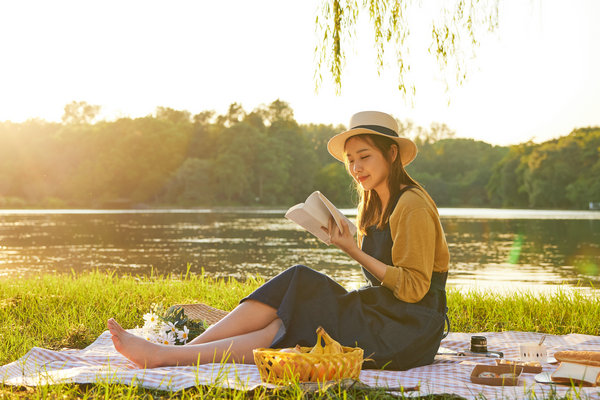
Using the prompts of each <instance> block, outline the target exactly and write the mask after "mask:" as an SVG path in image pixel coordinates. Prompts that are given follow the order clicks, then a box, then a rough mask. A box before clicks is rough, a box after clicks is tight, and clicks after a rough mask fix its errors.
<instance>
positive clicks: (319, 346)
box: [309, 334, 325, 354]
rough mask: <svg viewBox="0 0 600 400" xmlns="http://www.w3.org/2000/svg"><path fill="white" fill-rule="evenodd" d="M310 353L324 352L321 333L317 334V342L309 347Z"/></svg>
mask: <svg viewBox="0 0 600 400" xmlns="http://www.w3.org/2000/svg"><path fill="white" fill-rule="evenodd" d="M309 353H310V354H325V349H324V348H323V345H322V344H321V335H319V334H317V344H315V346H314V347H313V348H312V349H310V351H309Z"/></svg>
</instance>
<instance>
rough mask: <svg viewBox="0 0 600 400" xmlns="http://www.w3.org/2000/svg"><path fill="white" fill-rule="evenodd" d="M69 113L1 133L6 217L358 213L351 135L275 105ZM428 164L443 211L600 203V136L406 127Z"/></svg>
mask: <svg viewBox="0 0 600 400" xmlns="http://www.w3.org/2000/svg"><path fill="white" fill-rule="evenodd" d="M98 110H99V108H98V107H96V106H91V105H89V104H87V103H85V102H79V103H77V102H73V103H71V104H68V105H67V106H66V107H65V114H64V116H63V120H62V122H61V123H57V122H48V121H44V120H39V119H34V120H28V121H26V122H22V123H13V122H3V123H0V207H2V208H21V207H45V208H62V207H114V206H125V207H129V206H133V207H202V206H209V207H214V206H222V205H231V206H281V207H287V206H290V205H292V204H296V203H298V202H301V201H303V200H304V199H305V198H306V197H307V195H308V194H310V193H311V192H312V191H314V190H320V191H322V192H323V193H324V194H325V195H326V196H328V197H329V198H330V199H331V200H332V201H333V202H334V203H335V204H337V205H338V206H340V207H353V206H355V203H354V202H355V199H356V196H355V195H354V189H353V185H352V181H351V179H350V177H349V176H348V174H347V173H346V171H345V170H344V166H343V164H341V163H340V162H338V161H336V160H335V159H333V158H332V157H331V156H330V155H329V153H328V152H327V149H326V143H327V140H328V139H329V138H330V137H331V136H332V135H334V134H335V133H338V132H341V131H343V130H344V129H345V127H343V126H333V125H324V124H299V123H298V122H296V120H295V119H294V113H293V110H292V109H291V107H290V106H289V105H288V104H287V103H285V102H283V101H281V100H276V101H274V102H272V103H271V104H269V105H265V106H261V107H259V108H257V109H255V110H253V111H251V112H247V111H245V110H244V109H243V108H242V107H241V106H240V105H239V104H236V103H234V104H232V105H231V106H230V107H229V109H228V111H227V113H225V114H223V115H217V114H216V113H215V112H212V111H203V112H200V113H198V114H194V115H193V114H192V113H190V112H189V111H185V110H183V111H182V110H174V109H172V108H168V107H159V108H157V109H156V111H155V112H154V113H153V114H152V115H149V116H146V117H142V118H120V119H118V120H115V121H97V122H93V121H94V119H95V117H96V115H97V113H98ZM400 126H401V129H402V130H403V132H404V134H405V135H407V136H409V137H411V138H413V139H414V140H415V142H416V143H417V146H418V147H419V156H418V157H417V159H416V160H415V161H414V162H413V163H411V164H410V165H409V166H408V167H407V170H408V172H409V173H410V174H411V176H412V177H413V178H415V179H416V180H417V181H419V182H420V183H421V184H422V185H423V186H424V187H425V188H426V189H427V190H428V191H429V192H430V193H431V195H432V196H433V198H434V199H435V200H436V202H437V203H438V205H439V206H441V207H511V208H561V209H585V208H587V207H588V204H589V202H600V127H594V128H581V129H575V130H574V131H573V132H571V133H570V134H569V135H567V136H564V137H561V138H558V139H554V140H550V141H547V142H544V143H539V144H536V143H533V142H527V143H522V144H518V145H513V146H493V145H491V144H488V143H485V142H482V141H476V140H473V139H463V138H456V137H454V136H455V135H454V132H453V131H452V130H450V129H449V128H448V127H447V126H446V125H443V124H432V125H431V126H430V127H429V128H423V127H415V126H414V125H413V124H412V123H410V121H401V122H400Z"/></svg>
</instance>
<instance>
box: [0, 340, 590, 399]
mask: <svg viewBox="0 0 600 400" xmlns="http://www.w3.org/2000/svg"><path fill="white" fill-rule="evenodd" d="M131 331H135V330H133V329H132V330H131ZM472 335H483V336H486V337H487V341H488V348H489V349H490V350H495V351H502V352H503V353H504V356H505V358H506V359H513V360H516V359H518V354H517V353H518V344H519V343H524V342H537V341H539V340H540V339H541V337H542V334H540V333H529V332H481V333H450V334H449V335H448V337H447V338H446V339H444V341H443V342H442V346H443V347H444V348H446V349H450V350H454V351H465V350H468V349H469V344H470V338H471V336H472ZM544 343H545V344H546V345H547V347H548V353H549V356H551V355H552V354H553V353H554V352H556V351H559V350H600V336H588V335H579V334H570V335H564V336H553V335H547V337H546V339H545V342H544ZM476 364H491V365H494V364H495V360H494V359H492V358H484V357H464V356H461V357H458V356H447V355H444V356H438V357H436V360H435V362H434V363H433V364H431V365H427V366H424V367H419V368H414V369H411V370H408V371H382V370H362V371H361V374H360V382H361V383H363V384H366V385H369V386H373V387H384V388H391V389H393V390H396V391H397V390H399V387H400V386H402V387H405V388H411V387H416V386H418V387H419V389H418V390H417V391H413V392H407V393H405V395H411V396H422V395H427V394H441V393H452V394H455V395H459V396H462V397H464V398H467V399H475V398H481V396H482V395H483V396H485V397H486V398H488V399H491V398H515V399H527V398H532V397H534V396H535V397H537V398H540V397H542V398H543V397H549V396H550V394H551V393H553V392H554V393H555V394H558V395H560V396H562V395H565V394H566V393H567V392H568V391H571V390H573V391H576V392H577V393H575V395H578V396H581V397H583V398H591V399H600V387H588V388H570V387H568V386H562V385H549V384H540V383H536V382H535V379H534V376H535V374H523V375H521V378H520V381H519V386H506V387H497V386H485V385H479V384H474V383H472V382H471V381H470V374H471V371H472V369H473V368H474V365H476ZM543 368H544V371H545V372H551V371H553V370H554V369H556V365H551V364H543ZM0 382H2V383H4V384H5V385H19V386H22V385H26V386H36V385H49V384H60V383H94V382H96V383H115V384H116V383H119V384H127V385H139V386H141V387H145V388H154V389H159V390H166V391H177V390H181V389H184V388H188V387H192V386H196V385H219V386H222V387H227V388H232V389H237V390H252V389H254V388H256V387H258V386H259V385H263V386H266V387H269V388H273V387H275V386H274V385H271V384H265V383H263V382H261V379H260V375H259V372H258V369H257V367H256V366H255V365H242V364H206V365H200V366H190V367H165V368H154V369H138V368H137V367H136V366H135V365H134V364H133V363H131V362H130V361H128V360H127V359H126V358H124V357H123V356H121V355H120V354H119V353H118V352H117V351H116V350H115V348H114V346H113V344H112V341H111V339H110V334H109V332H108V331H106V332H104V333H102V334H101V335H100V336H99V337H98V339H97V340H96V341H94V342H93V343H92V344H90V345H89V346H88V347H86V348H85V349H81V350H71V349H68V350H62V351H52V350H46V349H42V348H37V347H35V348H33V349H31V351H29V352H28V353H27V354H26V355H24V356H23V357H22V358H20V359H19V360H17V361H14V362H12V363H10V364H7V365H5V366H2V367H0Z"/></svg>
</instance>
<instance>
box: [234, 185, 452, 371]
mask: <svg viewBox="0 0 600 400" xmlns="http://www.w3.org/2000/svg"><path fill="white" fill-rule="evenodd" d="M405 189H409V188H408V187H407V188H405ZM417 190H418V189H417ZM402 192H403V191H402ZM402 192H401V193H400V195H402ZM399 198H400V196H398V199H399ZM398 199H396V202H397V201H398ZM433 245H434V244H433V243H432V246H433ZM362 250H363V251H364V252H365V253H367V254H369V255H371V256H372V257H374V258H377V259H378V260H379V261H381V262H383V263H385V264H387V265H392V237H391V233H390V227H389V224H388V225H386V226H385V228H384V229H381V230H379V229H376V227H375V226H373V227H370V228H369V229H368V230H367V235H366V236H365V237H364V238H363V243H362ZM363 272H364V274H365V278H366V280H367V286H364V287H362V288H360V289H358V290H352V291H347V290H346V289H344V288H343V287H342V286H340V285H339V284H338V283H336V282H335V281H334V280H332V279H331V278H329V277H328V276H327V275H324V274H322V273H320V272H317V271H315V270H313V269H311V268H309V267H306V266H304V265H295V266H293V267H291V268H288V269H287V270H285V271H283V272H282V273H280V274H279V275H277V276H275V277H274V278H272V279H271V280H269V281H268V282H266V283H265V284H264V285H262V286H261V287H259V288H258V289H256V290H255V291H254V292H253V293H251V294H250V295H249V296H248V297H246V298H244V299H242V300H241V301H245V300H247V299H252V300H257V301H260V302H262V303H265V304H267V305H270V306H271V307H273V308H275V309H277V315H278V316H279V318H281V320H282V321H283V327H282V328H281V329H280V331H279V332H278V333H277V335H276V336H275V338H274V340H273V342H272V343H271V346H270V347H271V348H284V347H294V346H295V345H297V344H299V345H301V346H314V345H315V343H316V341H317V335H316V329H317V327H318V326H319V325H320V326H322V327H323V328H325V331H327V333H328V334H329V335H330V336H331V337H332V338H334V339H335V340H337V341H338V342H340V343H341V344H342V345H344V346H349V347H361V348H362V349H363V350H364V355H365V358H368V359H370V360H368V361H365V363H364V364H363V368H385V369H392V370H406V369H409V368H414V367H418V366H421V365H427V364H431V363H432V362H433V359H434V357H435V354H436V353H437V351H438V348H439V346H440V342H441V340H442V336H443V333H444V332H443V331H444V325H445V320H446V312H447V308H446V291H445V286H446V277H447V273H438V272H433V276H432V277H431V286H430V289H429V291H428V292H427V294H426V295H425V296H424V297H423V299H422V300H421V301H419V302H417V303H407V302H404V301H401V300H399V299H398V298H396V297H395V296H394V294H393V293H392V291H391V290H390V289H388V288H386V287H384V286H381V282H380V281H379V280H377V279H376V278H375V277H374V276H373V275H371V274H370V273H369V272H368V271H367V270H365V269H364V268H363Z"/></svg>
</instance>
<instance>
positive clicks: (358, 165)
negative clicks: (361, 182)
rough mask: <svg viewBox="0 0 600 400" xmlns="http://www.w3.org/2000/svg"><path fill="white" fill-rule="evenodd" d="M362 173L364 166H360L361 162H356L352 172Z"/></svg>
mask: <svg viewBox="0 0 600 400" xmlns="http://www.w3.org/2000/svg"><path fill="white" fill-rule="evenodd" d="M360 171H362V165H360V163H359V162H356V161H355V162H354V164H353V165H352V172H354V173H357V172H360Z"/></svg>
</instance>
